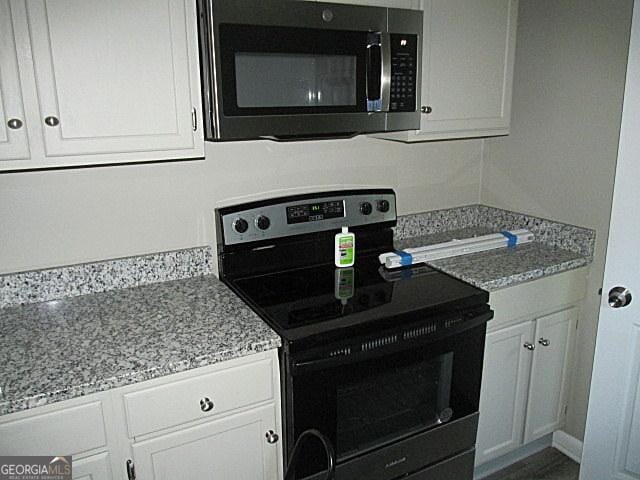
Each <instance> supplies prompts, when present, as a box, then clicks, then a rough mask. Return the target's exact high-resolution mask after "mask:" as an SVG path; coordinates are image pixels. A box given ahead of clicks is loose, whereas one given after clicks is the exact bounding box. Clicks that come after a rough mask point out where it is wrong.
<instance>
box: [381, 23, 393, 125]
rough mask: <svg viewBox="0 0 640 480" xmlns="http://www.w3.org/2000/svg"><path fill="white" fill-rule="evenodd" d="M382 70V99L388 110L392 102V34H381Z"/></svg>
mask: <svg viewBox="0 0 640 480" xmlns="http://www.w3.org/2000/svg"><path fill="white" fill-rule="evenodd" d="M380 52H381V56H382V59H381V62H380V63H381V67H382V68H381V69H380V70H381V71H380V100H381V103H382V109H381V110H382V111H383V112H388V111H389V106H390V104H391V35H389V34H388V33H381V34H380Z"/></svg>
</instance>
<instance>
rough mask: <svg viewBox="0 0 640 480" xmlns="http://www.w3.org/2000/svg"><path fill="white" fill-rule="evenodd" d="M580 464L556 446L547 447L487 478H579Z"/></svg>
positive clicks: (552, 479) (492, 479) (556, 479)
mask: <svg viewBox="0 0 640 480" xmlns="http://www.w3.org/2000/svg"><path fill="white" fill-rule="evenodd" d="M579 470H580V465H578V464H577V463H576V462H574V461H573V460H571V459H570V458H568V457H566V456H564V455H563V454H562V453H560V452H559V451H558V450H556V449H555V448H546V449H544V450H542V451H541V452H539V453H536V454H535V455H532V456H530V457H527V458H525V459H524V460H522V461H520V462H518V463H514V464H513V465H510V466H509V467H507V468H505V469H504V470H501V471H499V472H497V473H494V474H493V475H491V476H489V477H485V480H578V472H579Z"/></svg>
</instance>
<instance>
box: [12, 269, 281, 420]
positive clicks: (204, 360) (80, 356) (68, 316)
mask: <svg viewBox="0 0 640 480" xmlns="http://www.w3.org/2000/svg"><path fill="white" fill-rule="evenodd" d="M0 332H2V336H1V337H0V388H2V393H1V394H0V415H4V414H8V413H11V412H16V411H20V410H26V409H29V408H33V407H36V406H40V405H45V404H48V403H53V402H57V401H61V400H65V399H69V398H73V397H78V396H81V395H87V394H90V393H93V392H99V391H103V390H108V389H110V388H115V387H118V386H122V385H128V384H132V383H136V382H140V381H143V380H148V379H151V378H156V377H160V376H163V375H167V374H170V373H175V372H180V371H184V370H189V369H192V368H196V367H201V366H205V365H210V364H213V363H216V362H219V361H223V360H227V359H231V358H235V357H240V356H243V355H248V354H251V353H257V352H260V351H264V350H268V349H271V348H277V347H278V346H280V338H279V337H278V335H276V334H275V332H273V331H272V330H271V329H270V328H269V327H268V326H267V325H266V324H265V323H264V322H263V321H262V320H261V319H260V318H259V317H258V316H257V315H256V314H255V313H254V312H253V311H252V310H251V309H250V308H249V307H247V306H246V305H245V304H244V303H243V302H242V301H241V300H240V299H239V298H238V297H237V296H236V295H235V294H234V293H233V292H231V290H229V289H228V288H227V287H226V286H225V285H224V284H222V282H220V281H219V280H218V279H217V278H215V277H214V276H212V275H207V276H200V277H194V278H190V279H184V280H175V281H169V282H163V283H155V284H152V285H145V286H140V287H135V288H127V289H121V290H113V291H109V292H103V293H95V294H91V295H84V296H79V297H73V298H65V299H61V300H53V301H48V302H41V303H34V304H30V305H22V306H16V307H9V308H4V309H0Z"/></svg>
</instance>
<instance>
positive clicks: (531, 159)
mask: <svg viewBox="0 0 640 480" xmlns="http://www.w3.org/2000/svg"><path fill="white" fill-rule="evenodd" d="M631 6H632V0H564V1H561V2H558V1H557V0H520V13H519V25H518V29H519V30H518V38H517V42H518V44H517V49H516V66H515V79H514V91H513V107H512V108H513V110H512V124H511V135H510V136H509V137H504V138H496V139H490V140H487V141H486V144H485V154H484V164H483V169H482V190H481V201H482V203H485V204H488V205H493V206H497V207H502V208H507V209H511V210H516V211H521V212H526V213H530V214H533V215H537V216H542V217H547V218H552V219H554V220H559V221H563V222H567V223H572V224H576V225H582V226H586V227H590V228H594V229H596V230H597V245H596V255H595V261H594V264H593V266H592V269H591V274H590V278H589V283H588V291H587V299H586V301H585V302H584V305H583V309H582V316H581V320H580V328H579V332H578V340H577V346H578V351H577V369H576V372H575V375H574V376H573V379H574V384H573V388H572V394H571V398H570V403H569V411H568V418H567V428H566V430H567V432H568V433H570V434H572V435H574V436H575V437H577V438H579V439H581V438H583V436H584V422H585V420H586V408H587V398H588V392H589V380H590V376H591V367H592V361H593V350H594V345H595V332H596V325H597V317H598V309H599V303H600V297H599V296H598V294H597V292H598V289H599V288H600V286H601V283H602V275H603V265H604V253H605V248H606V240H607V232H608V226H609V215H610V208H611V196H612V188H613V175H614V171H615V162H616V154H617V146H618V135H619V129H620V117H621V111H622V110H621V109H622V98H623V89H624V75H625V71H626V58H627V48H628V38H629V27H630V18H631Z"/></svg>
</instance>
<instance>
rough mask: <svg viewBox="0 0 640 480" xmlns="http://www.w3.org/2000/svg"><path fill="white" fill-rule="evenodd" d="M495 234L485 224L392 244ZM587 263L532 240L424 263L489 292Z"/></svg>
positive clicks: (576, 255) (410, 245) (409, 244)
mask: <svg viewBox="0 0 640 480" xmlns="http://www.w3.org/2000/svg"><path fill="white" fill-rule="evenodd" d="M489 233H495V230H493V229H491V228H487V227H471V228H466V229H457V230H452V231H449V232H442V233H436V234H431V235H424V236H417V237H411V238H406V239H403V240H399V241H396V247H397V248H398V249H400V250H402V249H405V248H413V247H420V246H424V245H431V244H434V243H440V242H446V241H449V240H453V239H454V238H456V239H462V238H470V237H475V236H480V235H486V234H489ZM589 263H591V259H590V257H588V256H585V255H582V254H580V253H575V252H571V251H569V250H564V249H562V248H559V247H555V246H550V245H546V244H544V243H540V242H532V243H527V244H524V245H516V246H515V247H511V248H498V249H495V250H489V251H486V252H480V253H472V254H468V255H461V256H458V257H451V258H443V259H440V260H434V261H432V262H428V264H429V265H430V266H432V267H434V268H437V269H438V270H441V271H443V272H445V273H448V274H449V275H452V276H454V277H456V278H459V279H461V280H464V281H466V282H468V283H471V284H472V285H475V286H476V287H480V288H482V289H484V290H488V291H493V290H498V289H501V288H506V287H509V286H513V285H516V284H519V283H523V282H527V281H530V280H535V279H537V278H541V277H545V276H548V275H553V274H554V273H560V272H563V271H566V270H571V269H574V268H579V267H583V266H585V265H588V264H589Z"/></svg>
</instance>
